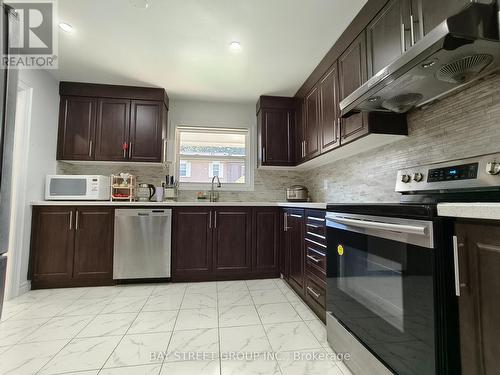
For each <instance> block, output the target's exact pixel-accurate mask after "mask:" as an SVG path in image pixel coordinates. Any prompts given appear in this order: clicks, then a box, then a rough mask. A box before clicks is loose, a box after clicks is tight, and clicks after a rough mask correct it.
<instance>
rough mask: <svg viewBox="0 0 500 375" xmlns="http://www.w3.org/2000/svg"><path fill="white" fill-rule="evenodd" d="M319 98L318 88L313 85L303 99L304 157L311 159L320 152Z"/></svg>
mask: <svg viewBox="0 0 500 375" xmlns="http://www.w3.org/2000/svg"><path fill="white" fill-rule="evenodd" d="M319 100H320V98H319V89H318V87H317V86H315V87H314V88H313V89H312V90H311V92H310V93H309V94H308V95H307V96H306V99H305V119H304V138H305V151H306V152H305V154H306V159H311V158H313V157H315V156H317V155H319V153H320V145H319V132H320V129H319V128H320V124H319V121H320V119H319Z"/></svg>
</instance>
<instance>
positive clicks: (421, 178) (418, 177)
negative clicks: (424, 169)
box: [413, 173, 424, 182]
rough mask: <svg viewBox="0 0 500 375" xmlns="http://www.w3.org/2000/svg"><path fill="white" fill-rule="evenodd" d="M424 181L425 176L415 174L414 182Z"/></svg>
mask: <svg viewBox="0 0 500 375" xmlns="http://www.w3.org/2000/svg"><path fill="white" fill-rule="evenodd" d="M423 179H424V175H423V174H422V173H415V174H414V175H413V180H414V181H416V182H420V181H422V180H423Z"/></svg>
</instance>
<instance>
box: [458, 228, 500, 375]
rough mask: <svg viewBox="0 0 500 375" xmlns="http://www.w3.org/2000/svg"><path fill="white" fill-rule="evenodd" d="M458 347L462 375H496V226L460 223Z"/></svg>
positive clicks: (499, 233) (499, 285)
mask: <svg viewBox="0 0 500 375" xmlns="http://www.w3.org/2000/svg"><path fill="white" fill-rule="evenodd" d="M455 232H456V235H457V240H458V241H457V242H458V254H459V282H460V297H459V298H458V300H459V315H460V346H461V358H462V374H463V375H490V374H497V373H498V369H499V368H500V346H499V345H498V337H500V318H499V312H500V223H499V222H487V221H460V222H458V223H457V224H456V227H455Z"/></svg>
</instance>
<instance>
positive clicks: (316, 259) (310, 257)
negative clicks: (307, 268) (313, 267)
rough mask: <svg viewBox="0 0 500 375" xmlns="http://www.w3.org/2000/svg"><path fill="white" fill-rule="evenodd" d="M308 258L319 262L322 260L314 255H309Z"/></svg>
mask: <svg viewBox="0 0 500 375" xmlns="http://www.w3.org/2000/svg"><path fill="white" fill-rule="evenodd" d="M307 258H308V259H311V260H312V261H313V262H315V263H319V262H321V260H320V259H318V258H315V257H313V256H312V255H308V256H307Z"/></svg>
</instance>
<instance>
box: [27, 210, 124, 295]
mask: <svg viewBox="0 0 500 375" xmlns="http://www.w3.org/2000/svg"><path fill="white" fill-rule="evenodd" d="M113 231H114V211H113V209H111V208H106V207H68V206H52V207H46V206H43V207H35V208H34V211H33V224H32V235H31V254H30V276H31V284H32V287H33V289H39V288H57V287H71V286H90V285H110V284H112V283H113Z"/></svg>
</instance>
